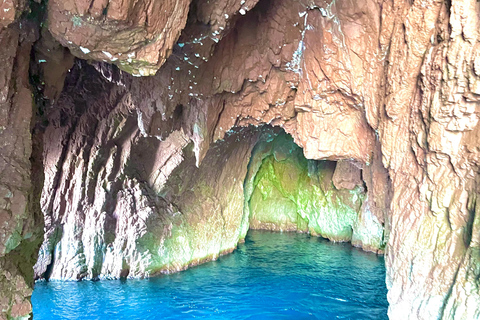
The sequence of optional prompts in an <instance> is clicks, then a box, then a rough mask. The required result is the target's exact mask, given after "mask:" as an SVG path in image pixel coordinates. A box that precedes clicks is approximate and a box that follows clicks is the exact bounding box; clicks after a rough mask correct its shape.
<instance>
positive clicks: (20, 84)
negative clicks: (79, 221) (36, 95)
mask: <svg viewBox="0 0 480 320" xmlns="http://www.w3.org/2000/svg"><path fill="white" fill-rule="evenodd" d="M28 31H29V30H28V28H26V29H23V30H22V29H20V28H19V25H18V24H17V23H12V24H10V26H9V27H7V28H4V29H1V30H0V48H1V50H0V141H1V142H0V172H1V174H0V229H1V231H0V306H1V311H0V319H16V318H17V317H18V318H21V317H27V316H28V315H29V314H30V313H31V311H32V306H31V304H30V295H31V294H32V289H33V278H32V276H33V272H32V271H33V270H32V268H31V264H32V263H35V261H36V259H37V253H38V248H39V245H40V244H41V240H42V231H43V230H42V229H43V217H42V214H41V211H40V208H39V203H38V199H39V196H40V192H41V186H42V181H41V177H42V175H43V173H42V172H43V169H42V167H41V163H38V162H36V161H31V157H32V158H36V159H41V151H40V150H41V149H40V150H39V148H41V145H40V146H39V145H33V146H32V136H31V128H32V125H33V124H34V122H35V115H34V113H33V110H34V109H33V106H32V92H31V91H30V86H29V78H28V70H29V62H30V50H31V47H32V43H33V41H34V40H35V37H34V35H32V34H29V32H28ZM33 141H36V139H35V138H34V139H33ZM36 142H38V141H36Z"/></svg>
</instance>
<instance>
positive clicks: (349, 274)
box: [32, 231, 388, 320]
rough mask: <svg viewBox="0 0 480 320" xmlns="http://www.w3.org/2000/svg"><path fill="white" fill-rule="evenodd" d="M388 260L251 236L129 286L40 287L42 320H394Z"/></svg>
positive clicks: (308, 240)
mask: <svg viewBox="0 0 480 320" xmlns="http://www.w3.org/2000/svg"><path fill="white" fill-rule="evenodd" d="M386 295H387V290H386V288H385V267H384V259H383V257H381V256H377V255H375V254H372V253H366V252H363V251H361V250H359V249H356V248H352V247H351V246H350V245H349V244H338V243H331V242H329V241H326V240H323V239H321V238H317V237H310V236H308V235H304V234H296V233H271V232H259V231H250V232H249V234H248V236H247V238H246V241H245V244H241V245H240V246H239V248H238V249H237V250H236V251H234V253H232V254H230V255H226V256H223V257H221V258H219V259H218V260H217V261H213V262H209V263H205V264H203V265H201V266H198V267H195V268H191V269H189V270H186V271H183V272H179V273H176V274H172V275H163V276H160V277H157V278H153V279H145V280H127V281H98V282H91V281H81V282H38V283H36V284H35V290H34V292H33V296H32V303H33V314H34V319H35V320H42V319H128V320H134V319H142V320H143V319H193V318H203V319H321V320H323V319H325V320H326V319H352V320H361V319H387V307H388V303H387V299H386Z"/></svg>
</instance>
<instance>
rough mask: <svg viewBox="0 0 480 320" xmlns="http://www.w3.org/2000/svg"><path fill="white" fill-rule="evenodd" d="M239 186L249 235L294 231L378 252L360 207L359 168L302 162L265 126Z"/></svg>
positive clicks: (288, 142) (288, 140)
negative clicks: (243, 198) (253, 233)
mask: <svg viewBox="0 0 480 320" xmlns="http://www.w3.org/2000/svg"><path fill="white" fill-rule="evenodd" d="M244 186H245V187H244V188H245V200H246V204H245V210H247V211H248V212H247V214H248V216H249V228H250V229H252V230H271V231H296V232H302V233H309V234H311V235H315V236H321V237H323V238H327V239H329V240H332V241H342V242H347V241H348V242H352V244H353V245H355V246H359V247H364V248H365V249H367V250H370V251H376V252H378V251H382V250H383V247H384V243H383V241H384V240H383V226H382V224H381V223H380V222H379V221H378V220H377V219H376V218H375V217H374V216H373V215H372V214H371V212H370V211H369V209H368V206H366V205H364V203H365V201H366V198H367V190H366V184H365V182H364V181H363V179H362V165H361V164H359V163H356V162H354V161H350V160H347V161H340V162H337V161H328V160H310V159H306V158H305V156H304V154H303V150H302V148H301V147H299V146H298V145H297V144H295V142H294V140H293V138H292V136H290V135H289V134H287V133H286V132H285V131H284V130H283V129H280V128H272V127H268V126H265V127H264V128H262V129H261V130H260V134H259V138H258V142H257V143H256V145H255V147H254V148H253V151H252V156H251V159H250V163H249V165H248V173H247V176H246V179H245V184H244Z"/></svg>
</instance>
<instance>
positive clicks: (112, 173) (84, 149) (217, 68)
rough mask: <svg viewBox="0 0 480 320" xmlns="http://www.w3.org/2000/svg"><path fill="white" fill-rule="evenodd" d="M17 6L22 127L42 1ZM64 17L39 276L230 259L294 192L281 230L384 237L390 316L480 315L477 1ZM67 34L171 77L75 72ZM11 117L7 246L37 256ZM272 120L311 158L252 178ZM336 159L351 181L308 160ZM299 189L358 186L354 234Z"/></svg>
mask: <svg viewBox="0 0 480 320" xmlns="http://www.w3.org/2000/svg"><path fill="white" fill-rule="evenodd" d="M5 6H6V9H8V10H4V11H3V12H0V18H1V20H0V21H1V23H2V25H1V26H2V28H4V29H2V31H1V32H2V33H1V35H2V38H1V39H2V40H1V41H2V43H3V42H5V43H6V45H4V46H2V49H1V57H2V59H3V57H5V59H6V60H5V61H7V62H6V63H4V64H2V68H4V69H5V70H6V71H5V73H4V74H6V75H7V76H4V77H3V78H2V77H1V76H2V74H0V79H7V80H8V81H7V80H5V83H8V85H5V86H3V88H6V89H2V90H3V91H2V92H5V94H4V96H5V97H7V98H5V99H4V101H5V103H4V104H2V112H3V113H4V114H8V116H9V117H10V118H8V119H13V120H15V119H17V118H18V117H15V116H14V115H15V114H16V113H15V112H13V111H15V110H16V109H15V108H17V106H18V108H23V107H25V105H26V104H25V105H24V104H20V103H18V104H16V102H15V101H16V100H15V97H26V96H28V95H29V92H27V91H28V89H27V88H28V85H27V84H26V82H25V81H24V82H22V85H15V86H12V85H11V83H12V81H17V79H25V77H26V75H27V73H26V72H27V70H26V68H25V66H23V65H22V61H23V60H22V59H24V60H25V59H28V55H27V54H26V53H25V51H29V46H30V45H27V44H26V43H29V41H30V42H32V41H33V39H32V40H29V41H27V42H25V41H24V40H22V38H21V37H20V38H19V36H16V37H17V38H15V35H14V36H13V38H12V34H14V33H15V32H17V33H16V34H17V35H18V34H21V32H18V30H17V31H15V29H14V28H13V27H12V24H10V23H11V22H12V21H14V20H15V18H17V19H18V17H19V16H20V13H21V11H22V8H23V7H24V5H23V4H22V3H17V2H8V1H7V2H5V1H4V2H3V4H2V7H1V8H3V7H5ZM9 10H13V11H9ZM47 11H48V12H47V13H48V30H50V32H51V34H52V36H50V35H49V34H48V32H47V31H46V29H45V28H46V27H47V25H46V24H44V25H43V26H44V27H43V28H42V30H38V31H39V32H38V34H40V35H41V38H40V40H39V41H38V42H37V44H36V45H35V47H36V50H35V52H37V55H38V57H39V60H38V63H40V60H42V61H43V60H45V61H43V62H42V64H43V63H46V64H48V63H54V64H53V65H55V66H57V67H58V68H55V70H56V71H55V72H51V71H50V70H52V68H47V67H46V64H45V65H44V66H42V64H40V66H41V67H39V69H38V73H39V74H43V77H44V82H45V84H44V85H42V86H44V87H43V88H44V89H42V90H41V92H40V93H39V94H41V95H44V97H46V98H48V99H50V100H49V101H48V102H47V103H46V104H45V108H42V110H43V111H44V115H45V120H46V123H45V126H46V131H45V135H44V137H43V138H42V137H41V134H36V135H35V137H36V138H38V141H39V143H38V145H42V143H41V142H40V141H44V152H43V161H44V168H45V187H44V189H43V195H42V199H41V205H42V210H43V212H44V214H45V222H46V238H45V242H44V244H43V245H42V249H41V257H40V260H39V261H38V263H37V265H36V272H37V276H46V277H51V278H62V279H65V278H67V279H77V278H95V277H102V276H103V277H122V276H146V275H151V274H154V273H157V272H162V271H174V270H180V269H182V268H184V267H186V266H188V265H189V264H195V263H198V262H200V261H203V260H205V259H213V258H215V257H216V256H218V255H219V254H221V253H223V252H228V251H229V250H232V249H233V248H234V247H235V245H236V243H237V242H238V241H239V240H241V239H242V237H243V235H244V234H245V232H246V229H247V228H248V225H249V223H252V226H254V225H257V226H258V227H265V226H266V225H268V223H270V221H268V220H269V219H270V216H271V215H270V213H269V212H266V211H265V210H263V209H262V206H261V205H260V206H259V205H255V204H256V203H260V202H258V201H259V199H260V198H262V200H263V199H268V198H269V197H272V196H274V197H277V199H279V197H280V196H279V193H280V194H281V197H280V198H282V199H283V200H285V201H283V200H282V201H283V202H284V203H285V206H287V207H289V208H290V209H291V210H289V211H288V214H283V215H280V216H277V217H280V218H281V221H280V220H279V221H277V222H276V224H272V225H270V226H269V228H270V227H271V228H272V229H276V228H277V229H289V230H290V229H291V230H309V231H310V232H312V233H318V234H322V232H323V233H324V234H323V235H324V236H327V237H331V238H332V239H341V240H345V239H351V241H352V243H354V244H355V245H358V246H362V247H364V248H366V249H370V250H377V249H378V248H379V246H378V245H377V244H378V243H379V241H380V237H379V236H378V235H379V230H381V229H382V228H384V230H385V231H384V232H383V231H382V233H383V236H382V239H381V242H384V241H388V242H387V246H386V248H385V250H386V253H387V259H386V264H387V286H388V289H389V293H388V300H389V302H390V309H389V316H390V318H391V319H478V318H480V303H479V302H478V301H480V296H479V295H480V294H479V292H480V290H479V287H480V283H479V278H480V238H479V235H480V222H479V219H480V218H479V214H478V210H479V209H478V208H479V206H477V198H478V194H479V187H478V179H479V174H478V164H479V160H480V159H479V155H480V150H479V148H478V141H479V138H480V137H479V131H480V129H479V125H478V119H479V97H480V53H479V52H480V50H479V35H478V32H479V27H480V25H479V17H480V4H479V3H478V2H476V1H475V0H452V1H446V2H445V1H439V0H416V1H406V0H386V1H376V0H365V1H353V0H336V1H329V0H312V1H305V2H303V1H293V0H278V1H269V0H261V1H259V2H258V3H257V1H254V0H253V1H241V2H240V3H237V2H235V3H234V2H232V1H227V0H224V1H220V0H216V1H212V0H210V1H203V0H198V1H193V2H188V1H163V2H158V1H146V0H145V1H109V2H106V1H86V2H78V1H54V0H52V1H49V4H48V10H47ZM12 12H13V13H12ZM8 24H10V27H8V28H7V29H5V26H7V25H8ZM5 30H7V31H5ZM40 31H41V32H40ZM7 32H8V34H9V36H8V37H7V36H5V35H7ZM52 37H53V38H55V39H56V40H57V41H59V42H60V44H62V45H63V46H66V47H68V48H69V49H70V50H71V52H72V53H73V54H74V55H76V56H78V57H80V58H85V59H93V60H97V61H106V62H112V63H114V64H117V65H118V66H119V67H120V68H122V69H123V70H126V71H128V72H130V73H132V74H134V75H153V74H154V73H155V72H156V75H155V76H152V77H147V78H133V77H131V76H130V75H128V74H127V73H125V72H120V71H119V70H118V69H117V68H115V67H112V66H109V65H107V64H105V63H101V62H91V65H88V64H87V63H85V62H81V61H80V60H77V62H76V65H75V66H74V67H73V68H72V69H71V66H72V57H71V56H70V55H69V54H68V52H66V51H65V50H64V49H63V48H62V47H60V46H59V45H58V44H57V43H55V42H54V41H53V38H52ZM14 38H15V39H16V40H12V39H14ZM5 39H6V40H5ZM42 43H43V44H42ZM22 48H23V49H22ZM42 48H43V49H48V50H43V49H42ZM52 49H53V50H52ZM22 50H23V51H22ZM49 50H50V51H49ZM52 51H54V52H55V54H53V53H52V54H50V53H49V52H52ZM40 53H41V54H43V56H40ZM37 55H35V56H37ZM14 56H17V58H16V59H13V58H12V57H14ZM18 57H23V58H18ZM53 57H55V58H53ZM38 63H37V64H38ZM15 65H18V66H20V67H12V66H15ZM25 65H26V64H25ZM22 66H23V67H22ZM32 69H34V70H35V69H36V68H35V67H32ZM9 70H13V71H9ZM69 70H71V71H69ZM157 70H158V71H157ZM35 73H37V72H35ZM10 74H13V75H14V76H10ZM67 74H68V75H67ZM65 76H66V79H67V80H66V82H65V87H64V89H63V91H61V86H62V83H63V79H64V77H65ZM12 79H13V80H12ZM0 81H1V80H0ZM18 81H19V80H18ZM11 88H15V89H14V90H13V91H12V89H11ZM24 88H25V90H27V91H25V90H24ZM60 92H62V93H60ZM12 99H13V100H12ZM22 101H23V100H22ZM37 101H39V100H37ZM2 103H3V102H2ZM4 105H5V107H4ZM22 106H23V107H22ZM37 107H38V108H39V106H38V105H37ZM5 110H8V112H5ZM12 110H13V111H12ZM19 110H20V109H19ZM22 110H23V109H22ZM25 110H26V107H25ZM28 112H29V113H28ZM28 112H27V111H25V113H23V111H22V115H24V117H23V118H22V120H23V121H25V119H27V122H28V123H29V121H30V120H29V119H31V109H29V111H28ZM6 119H7V118H6ZM13 120H8V121H10V122H8V121H7V120H6V124H7V125H6V126H5V127H6V128H10V130H13V131H12V133H11V134H10V133H9V134H10V135H9V136H8V137H13V138H15V139H17V138H18V137H20V138H19V139H20V140H19V141H21V142H19V143H18V144H15V145H14V147H12V148H14V149H15V148H21V153H20V156H15V157H13V156H10V155H11V154H12V153H11V151H8V150H10V149H8V150H7V149H5V150H7V151H5V152H7V153H8V156H7V155H6V154H7V153H4V151H2V155H3V158H4V159H7V160H8V159H15V161H20V162H21V163H22V164H25V165H22V166H20V165H19V166H16V163H17V162H15V163H14V162H11V161H10V160H8V161H6V160H5V161H6V163H8V165H5V168H6V169H5V170H12V168H17V167H18V168H23V169H22V170H24V171H22V170H16V171H15V175H19V177H20V178H19V179H20V180H18V181H22V184H21V186H22V187H21V188H18V190H22V191H21V192H20V193H19V194H21V195H23V197H24V198H23V199H20V200H19V202H18V203H19V207H20V209H19V210H17V209H15V212H14V211H11V213H9V214H8V217H7V218H8V219H10V220H11V219H17V220H16V221H18V223H19V224H18V228H17V227H12V224H11V223H8V227H7V229H6V230H7V231H6V233H5V234H6V237H7V238H8V237H9V234H15V237H14V239H17V240H18V241H17V240H15V242H14V243H16V244H17V245H18V248H21V245H22V244H23V243H26V242H25V238H28V236H27V235H29V234H30V233H28V230H29V227H28V226H30V225H31V224H30V223H31V222H32V221H35V220H34V218H32V216H34V212H35V209H34V208H33V202H29V200H28V199H30V198H29V196H28V195H30V194H35V192H33V193H30V191H28V190H31V189H29V188H32V182H31V181H32V180H34V179H35V177H36V175H33V176H30V172H29V170H30V169H29V168H31V166H32V164H31V163H30V161H27V160H28V159H29V157H30V153H31V151H30V149H29V148H30V147H29V146H31V142H30V141H31V140H30V136H29V134H30V128H29V126H27V125H26V124H25V123H26V122H22V123H21V125H19V124H17V123H16V122H12V121H13ZM47 122H48V123H47ZM266 124H268V125H270V126H274V127H281V128H283V129H284V130H285V132H286V133H288V134H290V135H291V136H292V138H293V141H294V142H295V144H296V145H297V146H298V147H301V148H302V149H301V150H303V155H304V156H305V157H306V159H309V160H306V159H303V160H301V161H299V162H297V161H293V159H295V158H297V160H298V159H299V155H300V151H298V150H300V149H297V147H296V146H295V145H292V148H290V149H289V150H294V149H295V150H297V151H295V152H293V151H292V153H290V154H289V155H287V153H285V152H284V151H285V150H283V151H281V150H280V151H279V150H277V149H276V148H275V147H272V146H270V147H265V148H264V149H262V150H261V151H258V150H260V149H261V148H260V147H258V145H257V147H255V150H256V151H254V152H253V156H252V162H250V165H248V166H247V164H248V163H249V157H250V156H251V155H252V149H253V148H254V145H255V144H256V143H257V142H258V139H260V137H261V136H262V135H263V133H262V131H261V130H263V129H258V130H254V129H252V128H249V127H248V126H249V125H254V126H257V127H262V126H264V125H266ZM240 128H249V129H240ZM244 130H245V131H244ZM275 130H276V129H275ZM5 132H7V131H5ZM2 134H4V133H2ZM19 145H22V147H19ZM23 146H25V147H23ZM287 149H288V148H287ZM15 150H17V149H15ZM19 150H20V149H19ZM276 155H277V156H279V158H278V157H276ZM40 158H41V157H40V156H39V155H38V154H35V152H34V156H33V159H34V160H35V159H36V160H35V161H38V160H39V159H40ZM325 160H328V161H336V165H335V169H333V166H332V167H329V166H328V165H326V166H325V168H322V170H320V171H321V172H322V174H319V173H318V172H320V171H318V169H319V168H318V163H317V162H310V161H325ZM35 161H34V163H36V162H35ZM302 161H303V162H302ZM305 162H306V163H307V164H306V169H305V165H302V163H303V164H305ZM309 163H317V165H316V167H315V168H313V167H312V168H310V167H309V165H308V164H309ZM310 166H312V165H310ZM252 167H255V170H254V171H251V169H252ZM25 168H28V170H26V169H25ZM37 171H38V170H37ZM282 172H283V173H282ZM36 173H38V172H36ZM285 173H286V174H285ZM258 174H259V175H258ZM322 175H329V176H331V179H330V180H329V179H327V180H325V181H329V182H331V183H330V184H328V183H327V184H325V181H324V180H323V179H320V178H321V176H322ZM13 176H14V174H13V173H12V177H13ZM15 177H16V176H15ZM245 177H247V178H248V179H247V180H246V183H245V184H244V180H245ZM295 177H297V178H295ZM2 179H3V178H2ZM8 179H9V180H8V183H11V181H15V180H14V179H11V178H10V176H9V177H8ZM285 179H286V180H287V181H288V180H294V179H296V181H297V183H298V184H299V185H303V186H306V190H310V191H309V192H307V198H309V199H315V200H318V198H321V197H320V196H319V197H317V193H316V192H317V191H318V192H320V191H319V190H316V191H315V190H314V187H313V186H317V185H319V186H320V187H321V188H320V190H321V191H322V192H323V193H325V194H327V193H328V192H330V191H332V192H333V191H335V194H336V192H340V193H341V192H342V191H341V190H357V191H354V192H353V193H357V196H358V197H359V198H361V199H362V201H361V203H360V202H354V201H351V198H350V200H349V199H346V198H345V197H343V198H342V197H341V196H340V198H342V199H341V201H340V203H342V204H346V205H347V207H349V208H350V209H351V210H350V209H348V210H347V209H346V210H340V211H342V212H345V211H348V212H350V213H348V214H347V218H346V219H343V220H342V222H345V224H343V225H342V226H345V229H344V228H343V227H342V228H339V229H341V230H350V229H348V228H347V226H350V228H352V229H353V231H352V232H351V234H350V233H348V232H347V233H342V234H341V237H339V238H336V235H335V236H333V235H332V234H328V232H326V231H325V230H324V228H322V227H320V226H317V227H318V228H317V227H315V226H314V225H313V224H310V220H309V224H308V225H305V224H304V222H305V221H306V219H305V217H306V216H307V215H303V216H302V215H300V217H301V219H299V213H298V212H300V211H301V210H303V208H302V203H299V202H298V201H296V200H298V199H299V193H298V190H296V189H293V190H288V187H289V186H290V183H283V181H284V180H285ZM2 181H3V180H2ZM322 183H323V184H322ZM332 184H333V185H332ZM2 185H3V182H2ZM5 185H7V182H5ZM33 185H34V186H35V185H36V184H33ZM360 189H362V190H360ZM25 190H27V191H25ZM311 190H314V191H311ZM343 192H344V193H349V194H350V196H352V197H353V195H352V194H351V193H350V191H343ZM350 196H349V197H350ZM335 197H336V196H335ZM347 198H348V197H347ZM255 199H257V200H255ZM286 199H289V200H290V202H289V201H288V200H286ZM292 199H293V200H294V201H292ZM252 200H253V202H252ZM292 203H295V208H293V205H292ZM330 203H332V200H330ZM252 204H253V207H252V206H251V205H252ZM327 204H328V201H327ZM21 208H27V209H25V210H24V209H21ZM299 208H300V209H301V210H300V209H299ZM254 209H259V210H260V211H257V213H256V214H255V213H252V212H250V211H251V210H254ZM262 210H263V211H262ZM349 210H350V211H349ZM247 211H248V212H247ZM295 211H296V213H297V215H295V214H294V213H293V212H295ZM333 211H335V210H333ZM353 211H354V212H356V213H357V217H356V220H355V219H354V218H353V216H354V214H353V213H352V212H353ZM304 212H305V210H304ZM284 213H286V211H285V212H284ZM308 216H309V217H312V216H313V215H312V214H309V215H308ZM348 217H351V218H348ZM344 218H345V217H344ZM8 219H7V220H8ZM18 219H19V220H18ZM32 219H33V220H32ZM7 220H6V221H7ZM10 220H8V221H10ZM353 220H355V222H352V221H353ZM205 221H208V223H206V224H205V223H200V222H205ZM15 228H16V230H17V231H18V232H17V233H15V232H13V231H12V230H13V229H15ZM355 230H357V231H355ZM372 230H373V231H372ZM25 232H26V233H25ZM17 234H18V235H17ZM153 235H155V236H153ZM7 238H5V239H4V240H3V242H2V243H3V246H5V244H7V243H10V242H7ZM22 239H23V240H22ZM32 239H33V238H32ZM34 247H35V246H32V247H31V248H34ZM29 248H30V247H29ZM19 250H20V249H19ZM22 250H24V249H22ZM25 250H26V251H25V255H26V256H28V257H30V256H31V255H30V253H29V252H34V251H35V250H33V249H32V250H33V251H28V250H27V249H25ZM9 261H11V260H9ZM22 261H31V259H30V260H29V259H26V260H22ZM27 265H28V262H25V267H26V268H27V267H28V266H27ZM10 269H11V267H10V266H8V267H4V268H2V272H3V270H10ZM12 270H13V269H12ZM25 275H26V273H23V274H22V279H27V278H25ZM9 279H10V278H9ZM8 281H10V282H8ZM11 281H12V280H5V282H4V283H12V282H11ZM22 281H24V280H22ZM27 282H28V280H27ZM10 287H11V286H10ZM10 287H9V288H10ZM5 290H6V289H5ZM7 291H8V290H7ZM7 291H2V292H7ZM8 292H9V291H8ZM27 295H28V290H27V291H25V292H23V291H22V292H20V293H19V294H17V295H16V296H18V297H19V298H18V299H20V300H21V299H23V297H24V296H27ZM6 296H7V297H12V296H15V295H12V294H10V293H8V294H7V295H6ZM9 299H10V298H9ZM15 299H17V298H15ZM20 300H19V301H20ZM2 301H3V300H2ZM7 301H8V302H7ZM10 301H13V300H5V302H2V306H7V307H4V309H5V310H13V308H11V307H10V306H11V305H12V303H11V302H10ZM15 301H16V300H15ZM21 301H23V300H21ZM25 301H26V300H25ZM27 309H28V308H26V309H22V310H27ZM8 312H10V311H8ZM22 312H23V311H22ZM25 312H26V311H25Z"/></svg>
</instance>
